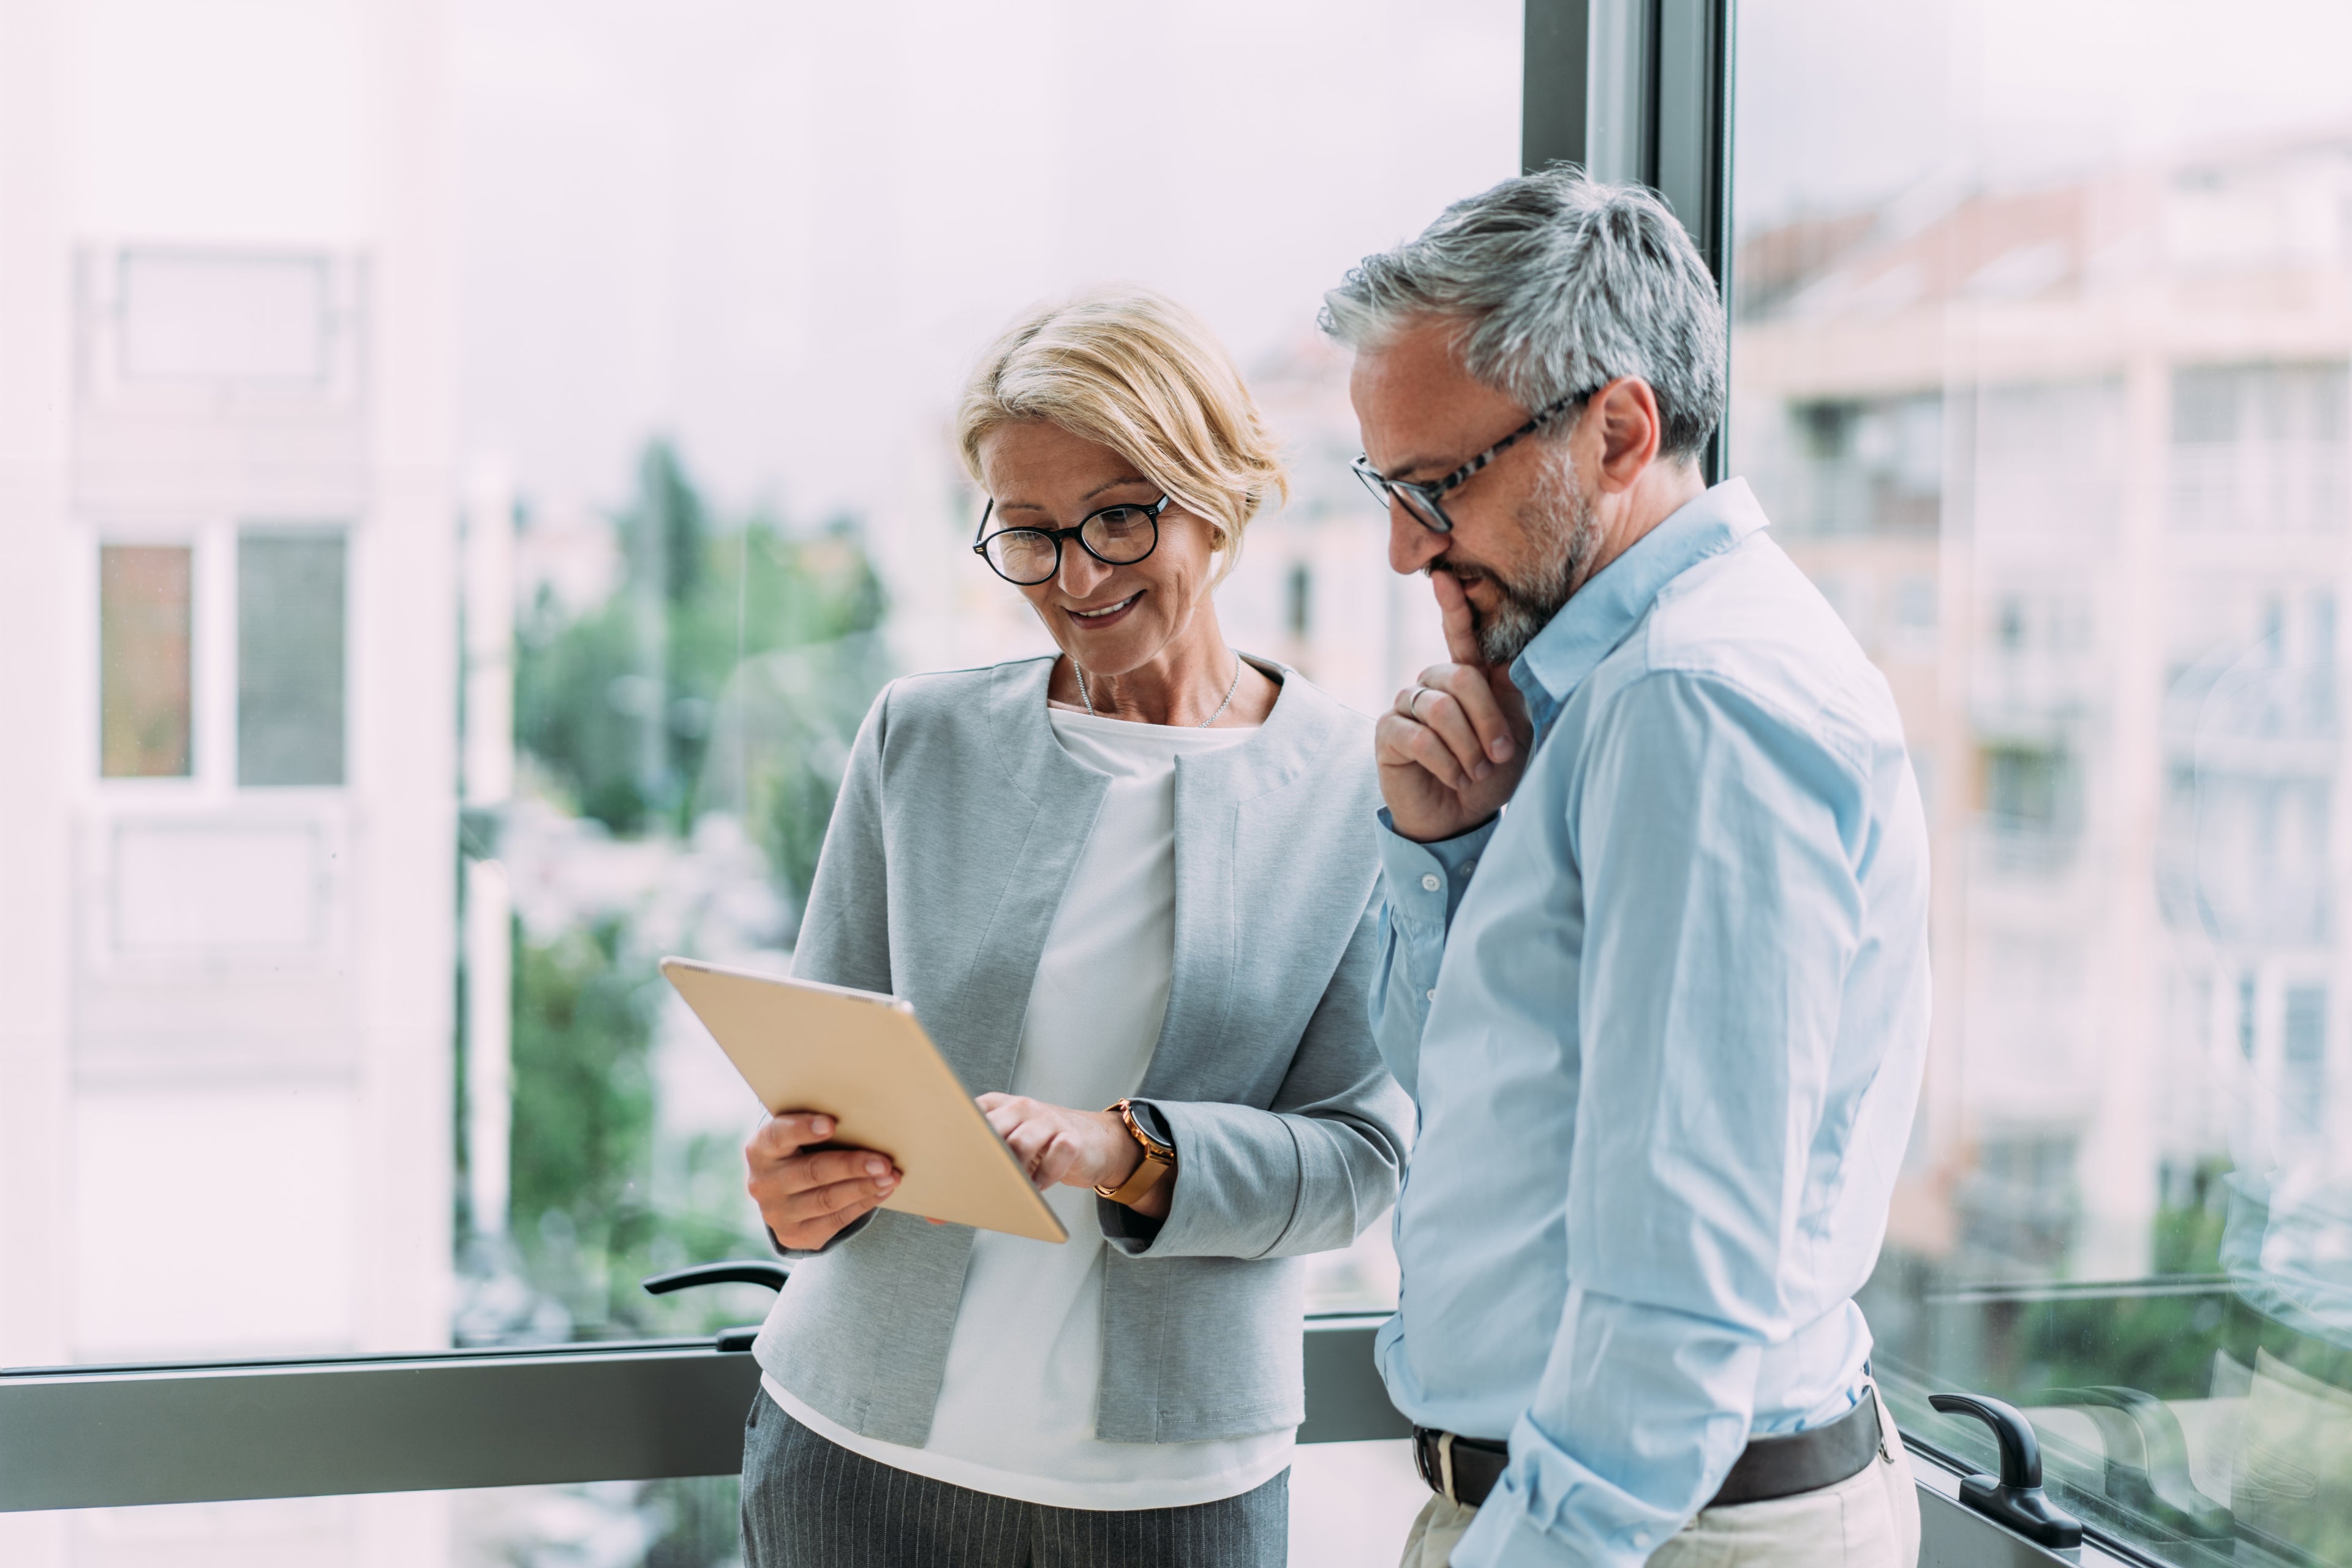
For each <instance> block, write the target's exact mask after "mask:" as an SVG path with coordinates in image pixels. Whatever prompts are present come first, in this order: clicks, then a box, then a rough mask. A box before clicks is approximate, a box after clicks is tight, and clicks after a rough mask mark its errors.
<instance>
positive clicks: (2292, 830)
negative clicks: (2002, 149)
mask: <svg viewBox="0 0 2352 1568" xmlns="http://www.w3.org/2000/svg"><path fill="white" fill-rule="evenodd" d="M1735 278H1736V284H1737V288H1738V297H1739V301H1738V317H1739V334H1738V342H1737V352H1736V353H1735V356H1734V361H1733V375H1734V383H1735V387H1734V409H1733V417H1732V430H1733V440H1734V452H1733V468H1734V471H1735V472H1739V473H1742V474H1745V475H1747V476H1748V478H1749V479H1751V480H1752V481H1753V482H1754V484H1755V486H1756V488H1757V490H1758V492H1759V495H1760V496H1761V497H1762V499H1763V500H1764V503H1765V506H1766V509H1767V510H1768V511H1769V512H1770V514H1771V515H1772V517H1773V518H1774V520H1775V521H1776V524H1777V532H1778V535H1779V537H1780V539H1781V541H1782V542H1783V543H1784V544H1786V545H1788V546H1789V547H1790V551H1791V552H1792V553H1793V554H1794V555H1795V556H1796V558H1797V559H1798V561H1799V562H1800V563H1801V565H1802V566H1803V567H1804V568H1805V569H1806V571H1807V572H1808V573H1810V574H1811V575H1812V577H1813V579H1814V581H1815V582H1816V583H1818V584H1820V585H1821V587H1822V591H1823V592H1824V593H1825V594H1826V595H1828V596H1829V597H1830V598H1831V600H1832V603H1834V604H1835V605H1837V607H1838V609H1839V611H1840V612H1841V614H1842V615H1843V616H1844V617H1845V619H1846V621H1847V623H1848V624H1849V625H1850V626H1852V627H1853V631H1854V632H1855V634H1856V635H1857V637H1860V638H1861V640H1862V642H1863V644H1864V647H1866V648H1867V649H1868V650H1869V652H1870V654H1871V655H1872V657H1873V658H1874V659H1876V660H1877V662H1878V663H1879V665H1880V667H1881V668H1883V669H1884V670H1885V672H1886V674H1887V676H1888V678H1889V679H1890V680H1891V681H1892V683H1893V685H1894V688H1895V694H1896V696H1897V699H1898V700H1899V701H1900V703H1901V705H1902V709H1903V712H1904V715H1905V721H1906V726H1907V728H1908V731H1909V734H1910V738H1911V743H1912V746H1913V750H1914V755H1915V757H1916V760H1917V763H1918V766H1919V772H1920V775H1921V780H1922V784H1923V786H1924V788H1925V790H1926V794H1927V803H1928V809H1929V813H1930V816H1931V822H1932V827H1933V833H1934V839H1935V865H1936V888H1935V906H1934V908H1935V915H1934V921H1935V925H1934V941H1935V952H1936V970H1937V1003H1936V1007H1937V1012H1936V1048H1935V1051H1934V1056H1933V1059H1932V1064H1931V1067H1930V1070H1929V1082H1928V1088H1927V1100H1926V1104H1925V1107H1924V1109H1923V1111H1922V1121H1921V1129H1920V1134H1919V1136H1917V1137H1916V1138H1915V1140H1914V1143H1913V1149H1912V1170H1913V1180H1912V1181H1911V1183H1910V1184H1908V1186H1907V1188H1906V1192H1905V1194H1903V1196H1902V1197H1901V1198H1900V1199H1899V1200H1898V1202H1897V1205H1896V1209H1895V1226H1894V1233H1893V1239H1894V1241H1895V1244H1896V1245H1897V1246H1899V1247H1907V1248H1909V1249H1910V1250H1912V1251H1914V1252H1916V1253H1924V1254H1927V1255H1928V1256H1930V1257H1935V1258H1943V1259H1946V1260H1948V1261H1950V1262H1953V1263H1955V1264H1957V1265H1959V1266H1962V1267H1964V1268H1966V1269H1967V1270H1968V1271H1969V1272H1970V1273H1971V1274H1973V1275H1977V1276H1979V1277H1987V1278H2002V1277H2008V1278H2016V1279H2025V1278H2038V1277H2048V1276H2051V1275H2053V1274H2054V1275H2060V1276H2073V1277H2077V1278H2122V1277H2130V1276H2133V1275H2137V1274H2140V1273H2144V1272H2146V1271H2147V1268H2148V1267H2149V1264H2150V1246H2151V1234H2152V1230H2153V1228H2154V1222H2155V1220H2156V1219H2157V1217H2158V1210H2159V1208H2160V1207H2161V1206H2162V1205H2164V1204H2165V1203H2166V1202H2167V1201H2170V1202H2173V1203H2175V1204H2179V1203H2183V1202H2186V1201H2188V1197H2189V1194H2190V1192H2191V1190H2192V1188H2193V1187H2194V1186H2195V1185H2196V1181H2195V1178H2196V1176H2197V1174H2198V1173H2200V1172H2210V1171H2212V1170H2214V1169H2217V1168H2219V1167H2220V1166H2222V1165H2225V1164H2235V1165H2236V1166H2237V1167H2238V1168H2239V1169H2240V1170H2241V1171H2245V1170H2249V1169H2254V1170H2265V1169H2271V1170H2274V1169H2277V1168H2279V1167H2280V1166H2282V1165H2284V1164H2292V1163H2300V1164H2302V1165H2305V1166H2309V1165H2311V1164H2312V1163H2314V1162H2317V1163H2320V1164H2326V1163H2330V1162H2331V1161H2334V1160H2338V1159H2341V1158H2342V1156H2341V1155H2337V1154H2331V1153H2330V1152H2329V1151H2330V1150H2331V1149H2342V1148H2344V1147H2345V1146H2346V1145H2347V1143H2352V1045H2347V1042H2352V984H2347V982H2352V967H2348V966H2347V963H2346V960H2347V957H2352V954H2347V952H2346V949H2345V943H2346V942H2347V931H2346V921H2345V919H2344V910H2345V900H2346V897H2347V893H2352V843H2347V839H2352V835H2347V833H2346V831H2345V830H2344V826H2343V825H2344V824H2345V823H2346V822H2347V816H2346V811H2347V802H2346V801H2345V800H2344V799H2343V798H2342V792H2343V791H2344V790H2345V788H2346V786H2347V779H2352V769H2347V767H2346V765H2345V762H2346V759H2345V756H2344V746H2345V732H2344V727H2343V726H2342V724H2341V722H2340V721H2339V718H2338V714H2337V711H2336V690H2337V689H2338V686H2339V684H2340V679H2339V678H2340V674H2341V671H2342V669H2343V660H2344V658H2345V651H2344V649H2343V647H2342V646H2341V639H2340V638H2339V637H2338V633H2337V616H2338V606H2339V604H2340V603H2341V602H2342V601H2343V598H2344V593H2345V587H2346V583H2345V578H2346V574H2347V569H2352V467H2347V457H2352V440H2348V439H2347V437H2352V431H2347V358H2352V133H2343V132H2339V133H2336V134H2330V135H2321V136H2314V137H2310V138H2305V139H2299V140H2291V141H2278V142H2268V143H2265V144H2262V145H2255V146H2246V147H2240V148H2236V149H2232V150H2227V151H2216V152H2208V153H2199V154H2197V155H2193V156H2189V157H2183V158H2176V159H2173V160H2169V161H2166V162H2161V163H2149V164H2147V165H2144V166H2137V167H2125V168H2115V169H2112V170H2108V171H2105V172H2102V173H2099V174H2095V175H2093V176H2089V177H2084V178H2080V179H2077V180H2074V181H2072V182H2069V183H2062V184H2049V185H2045V186H2042V187H2038V188H2032V189H2015V190H2000V189H1969V190H1953V189H1923V190H1919V191H1916V192H1914V193H1911V194H1910V195H1906V196H1905V197H1903V198H1902V199H1900V200H1898V201H1895V202H1893V203H1890V204H1888V205H1885V206H1883V207H1880V208H1877V209H1874V210H1870V211H1865V212H1858V213H1850V214H1841V215H1834V216H1826V217H1822V218H1816V219H1808V220H1804V221H1797V222H1790V223H1786V224H1782V225H1780V226H1775V227H1772V228H1770V229H1769V230H1767V231H1763V232H1759V233H1754V234H1752V235H1750V236H1749V237H1748V239H1747V240H1746V242H1745V244H1744V245H1743V246H1742V247H1741V249H1740V253H1739V258H1738V269H1737V272H1736V275H1735ZM2338 1174H2339V1176H2340V1173H2338Z"/></svg>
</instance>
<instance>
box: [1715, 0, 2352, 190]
mask: <svg viewBox="0 0 2352 1568" xmlns="http://www.w3.org/2000/svg"><path fill="white" fill-rule="evenodd" d="M1739 17H1740V40H1739V42H1740V55H1739V75H1738V99H1737V116H1738V195H1739V211H1738V218H1739V222H1740V224H1741V226H1743V227H1749V226H1755V225H1759V224H1766V223H1770V222H1773V221H1777V219H1779V218H1780V216H1784V215H1786V214H1788V213H1790V212H1791V211H1794V210H1801V209H1805V208H1812V209H1814V210H1821V209H1835V208H1839V207H1844V206H1848V205H1853V204H1854V203H1856V202H1862V201H1869V200H1873V199H1875V198H1877V197H1880V196H1883V195H1887V194H1889V193H1891V192H1893V191H1895V190H1898V189H1900V188H1902V187H1903V186H1905V185H1906V184H1910V183H1911V182H1913V181H1914V180H1916V179H1919V178H1921V177H1923V176H1925V175H1927V174H1931V173H1943V174H1979V173H1981V174H1985V175H1988V176H1990V177H1991V178H1994V179H1996V180H2020V181H2026V180H2034V179H2039V178H2044V177H2048V176H2050V175H2053V174H2063V173H2067V172H2070V171H2073V170H2077V169H2083V168H2088V167H2093V166H2095V165H2098V164H2101V163H2112V162H2114V161H2116V160H2117V159H2119V158H2126V157H2130V156H2134V155H2137V154H2141V153H2148V152H2152V151H2157V150H2159V149H2167V148H2174V147H2179V146H2182V145H2187V144H2193V143H2195V142H2199V141H2200V140H2208V141H2210V140H2215V139H2226V138H2231V137H2237V136H2244V135H2255V134H2262V133H2264V132H2273V131H2278V130H2285V129H2300V128H2305V127H2311V126H2318V125H2326V126H2334V127H2336V128H2337V129H2352V69H2347V65H2346V62H2347V60H2352V4H2347V0H2230V3H2229V4H2228V5H2215V4H2213V3H2212V0H1741V3H1740V6H1739Z"/></svg>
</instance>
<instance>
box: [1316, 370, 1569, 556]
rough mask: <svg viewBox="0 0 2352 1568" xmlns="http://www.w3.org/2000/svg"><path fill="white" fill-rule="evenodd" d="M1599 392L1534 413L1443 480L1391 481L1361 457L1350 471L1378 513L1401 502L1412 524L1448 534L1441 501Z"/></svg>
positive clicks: (1451, 522) (1450, 525)
mask: <svg viewBox="0 0 2352 1568" xmlns="http://www.w3.org/2000/svg"><path fill="white" fill-rule="evenodd" d="M1600 390H1601V388H1599V387H1597V386H1596V387H1594V388H1593V389H1592V391H1591V392H1572V393H1570V394H1569V395H1567V396H1566V397H1563V398H1561V399H1560V400H1559V402H1557V403H1554V404H1551V405H1548V406H1546V407H1543V408H1539V409H1538V410H1536V416H1535V417H1534V418H1532V419H1530V420H1528V422H1527V423H1526V424H1524V425H1522V426H1519V427H1518V428H1517V429H1516V430H1514V431H1512V432H1511V433H1510V434H1509V435H1507V436H1506V437H1503V438H1502V439H1501V440H1499V441H1497V442H1496V443H1495V444H1494V445H1493V446H1491V447H1487V448H1486V450H1485V451H1483V452H1481V453H1479V454H1478V455H1477V456H1476V457H1475V458H1471V459H1470V460H1469V461H1468V462H1466V463H1465V464H1463V465H1462V466H1461V467H1460V468H1456V469H1454V471H1453V472H1452V473H1450V474H1448V475H1446V476H1445V477H1444V479H1434V480H1431V481H1428V482H1426V483H1424V482H1423V481H1421V480H1419V479H1390V478H1389V477H1388V476H1387V475H1385V474H1383V473H1381V471H1380V470H1379V469H1378V468H1374V467H1372V464H1371V459H1370V458H1365V457H1362V456H1359V457H1358V458H1356V460H1355V461H1354V462H1353V463H1351V464H1349V467H1350V468H1354V469H1355V470H1356V477H1357V478H1358V479H1361V480H1363V481H1364V488H1365V489H1368V490H1370V491H1371V492H1372V499H1374V500H1377V501H1379V502H1380V503H1381V510H1383V511H1385V510H1388V505H1389V501H1390V500H1391V498H1393V499H1395V500H1400V501H1402V502H1403V503H1404V510H1406V511H1407V512H1408V513H1410V514H1411V515H1412V520H1413V521H1415V522H1417V523H1419V524H1421V526H1422V527H1423V528H1425V529H1427V530H1429V531H1430V532H1432V533H1451V532H1453V531H1454V520H1453V519H1452V518H1450V517H1448V516H1446V515H1445V507H1444V497H1445V496H1446V495H1448V494H1449V493H1451V492H1452V491H1454V490H1457V489H1461V488H1462V487H1463V486H1464V485H1465V484H1467V483H1469V481H1470V476H1471V475H1473V474H1475V473H1476V472H1477V471H1478V470H1479V469H1481V468H1485V467H1486V465H1487V464H1489V463H1491V462H1493V461H1494V460H1495V459H1496V458H1498V457H1500V456H1501V455H1502V453H1503V450H1504V448H1506V447H1509V446H1510V445H1511V444H1512V443H1513V442H1515V441H1518V440H1521V439H1523V438H1525V437H1528V436H1532V435H1534V434H1535V433H1536V432H1537V431H1538V430H1540V429H1542V428H1543V427H1544V426H1547V425H1549V424H1550V423H1551V422H1552V421H1553V420H1555V419H1557V418H1559V416H1561V415H1562V414H1564V413H1566V412H1567V411H1568V410H1569V409H1570V408H1573V407H1575V406H1576V405H1578V404H1580V403H1582V402H1584V401H1585V400H1586V399H1588V398H1590V397H1591V395H1592V393H1593V392H1598V391H1600Z"/></svg>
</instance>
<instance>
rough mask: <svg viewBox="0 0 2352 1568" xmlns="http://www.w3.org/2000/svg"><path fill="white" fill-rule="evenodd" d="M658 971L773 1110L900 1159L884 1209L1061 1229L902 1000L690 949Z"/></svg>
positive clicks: (1023, 1230)
mask: <svg viewBox="0 0 2352 1568" xmlns="http://www.w3.org/2000/svg"><path fill="white" fill-rule="evenodd" d="M661 971H662V974H663V976H664V977H665V978H667V980H668V981H669V983H670V984H672V985H674V986H676V987H677V994H679V995H680V996H683V997H685V998H686V1005H688V1006H689V1007H691V1008H693V1009H694V1014H695V1016H697V1017H698V1018H700V1019H701V1020H702V1023H703V1026H704V1027H706V1028H708V1029H709V1031H710V1034H711V1037H712V1038H714V1039H716V1040H717V1041H718V1042H719V1049H721V1050H723V1051H725V1052H726V1053H727V1057H728V1059H729V1060H730V1061H732V1062H733V1063H734V1064H735V1070H736V1071H738V1072H740V1073H741V1074H742V1075H743V1080H744V1081H745V1082H746V1083H749V1084H750V1085H751V1090H752V1092H753V1093H755V1094H757V1095H758V1096H759V1097H760V1103H761V1104H762V1105H764V1106H766V1107H767V1108H768V1110H769V1111H770V1112H771V1113H772V1114H773V1113H777V1112H782V1111H786V1110H817V1111H823V1112H824V1114H826V1115H828V1116H830V1117H832V1118H833V1119H834V1121H835V1131H834V1136H833V1140H832V1142H834V1143H835V1144H843V1145H847V1146H850V1147H853V1148H860V1149H874V1150H878V1151H880V1152H882V1153H885V1154H887V1155H889V1156H890V1158H891V1159H892V1160H893V1161H895V1162H896V1163H898V1169H899V1170H900V1171H901V1172H902V1173H904V1174H903V1178H902V1179H901V1180H900V1182H899V1183H898V1191H896V1192H894V1193H892V1194H890V1196H889V1197H888V1198H887V1200H885V1201H884V1203H883V1205H882V1206H883V1207H884V1208H892V1209H900V1210H903V1211H904V1212H906V1213H908V1214H917V1215H925V1216H927V1217H929V1218H931V1219H943V1220H951V1221H954V1222H955V1223H957V1224H959V1225H970V1226H979V1227H980V1228H981V1229H983V1230H1001V1231H1005V1232H1009V1233H1010V1234H1012V1235H1013V1236H1026V1237H1034V1238H1035V1239H1036V1240H1039V1241H1066V1240H1067V1239H1069V1233H1068V1232H1067V1231H1066V1230H1064V1229H1063V1228H1062V1222H1061V1221H1060V1220H1059V1219H1057V1218H1055V1215H1054V1211H1053V1209H1052V1208H1050V1207H1048V1206H1047V1205H1046V1203H1045V1199H1044V1197H1042V1196H1040V1195H1039V1194H1038V1192H1037V1189H1036V1188H1035V1187H1034V1186H1032V1185H1030V1184H1029V1178H1028V1177H1027V1176H1026V1175H1025V1174H1024V1173H1023V1172H1022V1169H1021V1163H1020V1161H1019V1160H1017V1159H1016V1158H1014V1156H1013V1151H1012V1150H1010V1149H1008V1148H1006V1147H1005V1145H1004V1140H1003V1139H1002V1138H1000V1137H998V1136H997V1134H996V1130H995V1129H994V1128H992V1127H991V1126H990V1125H989V1124H988V1119H987V1118H986V1117H985V1116H982V1114H981V1111H980V1107H979V1106H977V1105H975V1104H973V1103H972V1099H971V1095H969V1094H967V1093H966V1092H965V1091H964V1087H963V1085H962V1083H961V1081H959V1080H958V1079H957V1078H956V1075H955V1069H954V1068H950V1067H949V1066H948V1064H947V1059H946V1058H943V1057H941V1056H940V1051H939V1047H937V1046H935V1045H933V1044H932V1043H931V1037H930V1036H929V1035H928V1034H926V1033H925V1032H924V1030H923V1026H922V1025H921V1024H919V1023H918V1022H917V1021H916V1018H915V1010H914V1008H913V1007H912V1006H911V1005H908V1004H907V1003H905V1002H901V1001H899V1000H898V998H896V997H892V996H879V995H877V994H874V993H872V992H870V991H852V990H849V989H848V988H847V987H845V986H839V985H821V984H817V983H816V982H814V981H809V980H780V979H777V978H776V977H774V976H772V975H765V974H752V973H746V972H744V971H742V970H736V969H722V968H720V967H719V966H718V965H716V964H709V963H698V962H697V961H695V960H693V959H690V958H665V959H663V960H662V962H661Z"/></svg>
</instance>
